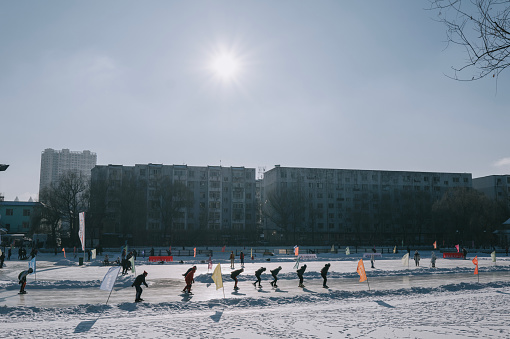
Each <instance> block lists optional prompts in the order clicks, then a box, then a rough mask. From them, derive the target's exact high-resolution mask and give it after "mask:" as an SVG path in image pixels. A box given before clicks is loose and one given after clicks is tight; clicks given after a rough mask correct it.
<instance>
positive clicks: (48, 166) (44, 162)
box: [39, 148, 97, 191]
mask: <svg viewBox="0 0 510 339" xmlns="http://www.w3.org/2000/svg"><path fill="white" fill-rule="evenodd" d="M96 162H97V155H96V153H93V152H91V151H87V150H85V151H83V152H76V151H70V150H69V149H62V150H54V149H52V148H47V149H45V150H44V151H43V152H42V153H41V172H40V179H39V180H40V181H39V191H41V190H42V189H43V188H44V187H48V186H49V185H51V183H53V182H58V180H59V178H60V176H61V175H62V174H63V173H65V172H68V171H74V172H76V173H81V174H82V175H83V176H85V177H86V178H88V179H90V176H91V170H92V168H94V166H95V165H96Z"/></svg>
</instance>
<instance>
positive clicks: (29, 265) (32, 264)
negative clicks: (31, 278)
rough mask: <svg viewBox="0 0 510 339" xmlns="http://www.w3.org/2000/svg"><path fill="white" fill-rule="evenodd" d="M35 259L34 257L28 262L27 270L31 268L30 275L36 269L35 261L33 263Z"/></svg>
mask: <svg viewBox="0 0 510 339" xmlns="http://www.w3.org/2000/svg"><path fill="white" fill-rule="evenodd" d="M35 258H36V257H34V258H33V259H32V260H30V261H29V262H28V268H31V269H32V270H33V272H32V273H30V274H34V273H35V269H36V261H35Z"/></svg>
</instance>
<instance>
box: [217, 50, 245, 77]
mask: <svg viewBox="0 0 510 339" xmlns="http://www.w3.org/2000/svg"><path fill="white" fill-rule="evenodd" d="M239 66H240V65H239V60H237V59H236V57H234V56H233V55H231V54H227V53H223V54H219V55H216V56H215V57H214V58H213V59H212V61H211V64H210V69H211V70H212V71H213V73H214V74H215V75H216V76H218V77H219V78H221V79H223V80H229V79H232V78H234V77H235V76H236V75H237V73H238V72H239Z"/></svg>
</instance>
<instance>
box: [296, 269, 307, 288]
mask: <svg viewBox="0 0 510 339" xmlns="http://www.w3.org/2000/svg"><path fill="white" fill-rule="evenodd" d="M305 271H306V265H303V266H301V268H300V269H299V270H297V271H296V273H297V276H298V278H299V285H298V287H305V285H303V274H304V273H305Z"/></svg>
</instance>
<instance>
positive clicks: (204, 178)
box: [91, 164, 257, 245]
mask: <svg viewBox="0 0 510 339" xmlns="http://www.w3.org/2000/svg"><path fill="white" fill-rule="evenodd" d="M91 183H92V191H93V196H92V197H91V199H96V202H97V199H98V197H100V198H99V199H100V200H103V201H104V205H105V211H106V213H105V218H104V220H103V221H102V226H101V227H102V228H103V231H102V232H103V233H109V234H117V235H118V234H123V233H126V232H128V233H133V231H135V230H138V231H140V230H144V231H145V233H149V234H152V235H153V236H156V237H157V239H154V238H153V242H160V243H164V242H166V241H168V242H169V243H171V242H173V243H178V242H183V241H187V242H189V241H191V240H190V239H189V238H190V237H195V238H196V239H197V241H196V243H198V242H199V240H198V239H199V238H200V242H203V243H208V241H210V242H209V243H210V244H213V243H215V244H217V245H218V244H223V242H228V241H229V239H230V238H231V237H236V239H237V240H243V238H244V237H246V234H247V233H249V234H253V232H254V229H255V228H256V225H257V204H256V185H255V169H254V168H245V167H222V166H188V165H162V164H147V165H145V164H143V165H140V164H137V165H135V166H122V165H107V166H106V165H100V166H95V167H94V168H93V169H92V180H91ZM101 186H104V187H105V188H104V194H103V195H101V194H98V193H95V192H98V191H101V189H100V187H101ZM129 187H131V189H134V191H133V192H135V191H136V194H131V197H130V198H131V199H130V201H126V200H127V199H126V192H128V191H127V190H128V189H129ZM178 187H181V188H182V187H186V188H187V192H188V193H189V194H190V195H189V196H188V197H189V200H190V203H189V204H186V206H184V205H178V204H173V205H172V201H173V202H176V201H177V200H176V199H177V198H175V197H176V196H177V195H178V194H181V193H182V191H181V192H180V193H179V192H175V193H171V192H169V191H171V190H177V189H178ZM122 192H124V193H122ZM168 194H170V195H171V194H173V196H174V198H172V197H170V198H169V197H166V198H165V195H168ZM179 199H181V198H179ZM165 200H166V201H167V203H166V206H164V203H165V202H164V201H165ZM96 202H94V201H91V203H94V204H95V203H96ZM129 203H133V204H134V205H133V208H126V206H127V204H129ZM133 209H136V210H137V214H136V215H133V217H132V218H128V219H127V220H126V218H125V216H126V215H128V214H132V213H133ZM172 209H176V210H175V211H173V212H172V211H171V210H172ZM123 215H124V217H123ZM135 219H136V220H138V222H137V225H133V227H131V228H129V227H128V228H129V230H127V229H126V225H127V224H129V223H130V222H132V221H133V220H135ZM169 219H171V221H169ZM205 234H208V237H213V238H214V239H204V237H205ZM142 235H143V234H142V233H140V236H142ZM165 238H167V239H165Z"/></svg>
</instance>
